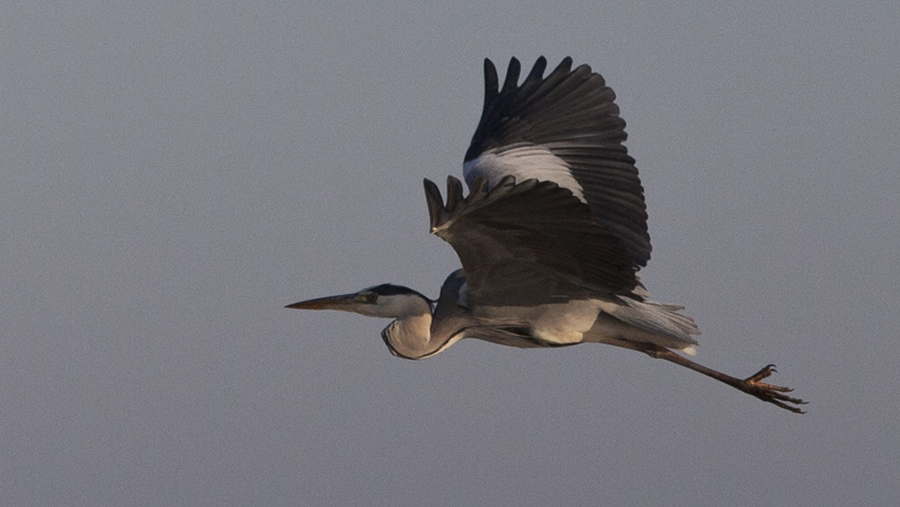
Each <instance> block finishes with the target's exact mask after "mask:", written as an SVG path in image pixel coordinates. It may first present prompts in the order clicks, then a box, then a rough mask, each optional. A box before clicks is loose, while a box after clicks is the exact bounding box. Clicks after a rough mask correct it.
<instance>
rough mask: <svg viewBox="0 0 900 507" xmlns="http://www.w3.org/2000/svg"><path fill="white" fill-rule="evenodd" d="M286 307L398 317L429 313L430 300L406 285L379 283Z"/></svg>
mask: <svg viewBox="0 0 900 507" xmlns="http://www.w3.org/2000/svg"><path fill="white" fill-rule="evenodd" d="M285 308H294V309H297V310H339V311H342V312H352V313H358V314H360V315H365V316H368V317H382V318H392V319H399V318H403V317H408V316H415V315H422V314H426V313H429V314H430V313H431V300H429V299H428V298H426V297H425V296H423V295H422V294H420V293H419V292H416V291H414V290H412V289H410V288H408V287H403V286H401V285H391V284H388V283H386V284H382V285H376V286H374V287H368V288H365V289H363V290H361V291H359V292H354V293H352V294H341V295H338V296H328V297H324V298H317V299H309V300H306V301H300V302H299V303H294V304H292V305H287V306H286V307H285Z"/></svg>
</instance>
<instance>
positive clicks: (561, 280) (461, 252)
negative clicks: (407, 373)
mask: <svg viewBox="0 0 900 507" xmlns="http://www.w3.org/2000/svg"><path fill="white" fill-rule="evenodd" d="M546 66H547V60H546V59H545V58H544V57H540V58H539V59H538V60H537V62H536V63H535V64H534V67H533V68H532V70H531V72H530V73H529V74H528V76H527V77H526V78H525V80H524V81H523V82H522V84H519V74H520V70H521V68H520V64H519V61H518V60H516V59H515V58H513V59H512V60H511V61H510V63H509V67H508V69H507V72H506V79H505V80H504V82H503V85H502V87H500V83H499V77H498V75H497V69H496V67H495V66H494V64H493V63H492V62H491V61H490V60H488V59H485V61H484V76H485V95H484V105H483V109H482V114H481V119H480V121H479V123H478V126H477V128H476V130H475V134H474V136H473V137H472V142H471V144H470V146H469V148H468V151H467V152H466V155H465V160H464V164H463V174H464V177H465V180H466V183H467V185H468V187H469V193H468V195H467V196H463V186H462V183H461V182H460V181H459V180H458V179H456V178H454V177H453V176H449V177H448V178H447V199H446V202H445V201H444V199H443V197H442V195H441V192H440V190H439V189H438V187H437V185H435V184H434V183H433V182H431V181H429V180H428V179H425V181H424V185H425V197H426V201H427V204H428V213H429V218H430V225H431V232H432V233H433V234H435V235H437V236H438V237H440V238H441V239H443V240H445V241H447V242H448V243H450V245H451V246H452V247H453V249H454V250H455V251H456V253H457V254H458V256H459V259H460V261H461V264H462V269H459V270H456V271H454V272H453V273H451V274H450V276H448V277H447V279H446V281H445V282H444V284H443V286H442V287H441V291H440V296H439V297H438V299H437V300H436V301H433V300H431V299H429V298H428V297H426V296H424V295H422V294H421V293H419V292H417V291H414V290H412V289H409V288H407V287H402V286H397V285H391V284H384V285H377V286H373V287H369V288H366V289H363V290H361V291H359V292H356V293H352V294H344V295H339V296H331V297H325V298H318V299H311V300H307V301H301V302H299V303H294V304H292V305H288V306H287V308H295V309H305V310H324V309H329V310H341V311H347V312H353V313H358V314H362V315H367V316H371V317H382V318H390V319H394V320H393V321H392V322H391V323H390V324H389V325H388V326H387V327H386V328H385V329H384V331H382V334H381V336H382V338H383V339H384V342H385V344H386V345H387V346H388V348H389V349H390V351H391V353H392V354H394V355H395V356H398V357H403V358H407V359H424V358H427V357H431V356H433V355H435V354H438V353H440V352H443V351H444V350H446V349H447V348H448V347H449V346H451V345H453V344H454V343H456V342H457V341H459V340H461V339H463V338H478V339H481V340H486V341H489V342H493V343H497V344H501V345H509V346H514V347H559V346H567V345H574V344H578V343H583V342H592V343H605V344H609V345H615V346H618V347H623V348H626V349H631V350H636V351H639V352H643V353H645V354H647V355H649V356H651V357H654V358H659V359H664V360H666V361H670V362H673V363H675V364H679V365H681V366H685V367H687V368H690V369H692V370H694V371H697V372H700V373H702V374H704V375H707V376H709V377H712V378H714V379H716V380H719V381H721V382H724V383H725V384H728V385H730V386H732V387H735V388H737V389H739V390H741V391H743V392H745V393H748V394H750V395H753V396H755V397H757V398H759V399H761V400H763V401H766V402H769V403H773V404H775V405H777V406H779V407H781V408H784V409H787V410H790V411H792V412H797V413H803V411H802V410H801V409H800V408H799V406H800V405H803V404H804V403H805V402H804V401H803V400H801V399H798V398H792V397H790V396H788V395H787V394H786V393H788V392H790V391H791V389H789V388H786V387H781V386H777V385H772V384H768V383H765V382H763V380H764V379H766V378H767V377H769V376H770V375H772V374H773V373H774V372H775V368H774V365H768V366H766V367H764V368H762V369H761V370H759V371H758V372H757V373H755V374H753V375H751V376H750V377H748V378H745V379H741V378H736V377H732V376H729V375H726V374H724V373H721V372H719V371H716V370H713V369H710V368H707V367H705V366H702V365H700V364H698V363H696V362H694V361H691V360H689V359H687V358H686V357H684V356H683V355H681V354H679V353H677V352H676V351H679V352H682V353H685V354H688V355H694V352H695V351H694V346H695V345H696V344H697V341H696V340H695V339H694V338H693V335H699V334H700V330H699V329H698V328H697V325H696V324H695V323H694V320H693V319H692V318H691V317H689V316H687V315H685V314H683V313H682V312H681V311H682V310H683V307H682V306H678V305H671V304H663V303H658V302H656V301H654V300H653V299H651V297H650V294H649V293H648V292H647V290H646V288H645V287H644V285H643V284H642V283H641V279H640V277H639V274H638V271H639V270H640V269H641V268H642V267H644V266H646V265H647V261H648V260H649V259H650V236H649V235H648V233H647V213H646V206H645V204H644V194H643V187H642V186H641V182H640V179H639V178H638V171H637V169H636V168H635V166H634V159H633V158H631V156H629V155H628V153H627V150H626V148H625V146H624V145H623V144H622V143H623V141H624V140H625V137H626V134H625V122H624V120H622V118H620V116H619V108H618V106H617V105H616V104H615V102H614V100H615V94H614V93H613V91H612V89H610V88H609V87H607V86H606V84H605V82H604V80H603V78H602V77H601V76H600V75H599V74H597V73H594V72H593V71H592V70H591V68H590V67H589V66H587V65H581V66H579V67H576V68H575V69H572V59H571V58H565V59H564V60H563V61H562V63H560V64H559V66H557V67H556V69H555V70H553V71H552V72H551V73H550V74H549V75H547V76H546V77H544V72H545V70H546Z"/></svg>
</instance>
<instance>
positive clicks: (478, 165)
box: [463, 143, 587, 202]
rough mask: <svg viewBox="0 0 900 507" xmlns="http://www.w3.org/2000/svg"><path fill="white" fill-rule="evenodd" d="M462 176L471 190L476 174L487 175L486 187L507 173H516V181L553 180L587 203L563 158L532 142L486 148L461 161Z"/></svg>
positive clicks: (582, 191)
mask: <svg viewBox="0 0 900 507" xmlns="http://www.w3.org/2000/svg"><path fill="white" fill-rule="evenodd" d="M463 175H464V176H465V178H466V183H467V184H468V185H469V188H470V189H471V188H472V184H473V183H474V182H475V179H476V178H478V177H479V176H484V177H486V178H487V180H488V188H493V186H494V185H495V184H496V183H497V182H498V181H500V180H501V179H503V177H504V176H510V175H512V176H515V178H516V182H517V183H518V182H521V181H525V180H528V179H532V178H534V179H537V180H539V181H552V182H554V183H556V184H557V185H559V186H561V187H563V188H568V189H569V190H571V191H572V193H573V194H575V197H578V198H579V199H581V202H587V201H586V200H585V198H584V189H582V188H581V185H579V184H578V181H577V180H575V178H574V177H573V176H572V171H570V170H569V166H568V164H566V161H565V160H563V159H561V158H559V157H557V156H556V155H554V154H553V152H552V151H550V150H549V149H547V148H546V147H544V146H538V145H535V144H529V143H516V144H511V145H509V146H504V147H502V148H495V149H492V150H488V151H486V152H484V153H482V154H481V155H480V156H479V157H478V158H476V159H474V160H470V161H468V162H466V163H465V164H463Z"/></svg>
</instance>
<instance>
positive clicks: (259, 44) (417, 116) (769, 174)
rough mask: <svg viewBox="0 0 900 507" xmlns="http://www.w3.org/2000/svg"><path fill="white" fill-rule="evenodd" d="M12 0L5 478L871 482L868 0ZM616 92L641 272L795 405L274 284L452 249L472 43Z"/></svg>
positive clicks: (899, 166) (892, 132)
mask: <svg viewBox="0 0 900 507" xmlns="http://www.w3.org/2000/svg"><path fill="white" fill-rule="evenodd" d="M309 3H310V2H234V1H226V2H183V1H179V2H101V1H67V2H4V3H3V5H2V7H0V94H2V95H0V117H2V121H0V178H2V179H0V283H2V287H3V288H2V290H0V505H2V506H4V507H7V506H51V505H53V506H56V505H84V506H92V507H97V506H123V505H129V506H132V505H134V506H161V505H185V506H247V505H261V506H281V505H284V506H295V505H335V506H347V505H360V506H372V505H385V506H421V505H522V506H542V505H642V506H652V505H698V506H721V505H729V506H754V507H759V506H767V505H797V506H823V505H825V506H831V505H833V506H843V505H885V506H887V505H896V501H897V498H898V497H900V485H898V480H897V479H898V476H897V473H898V469H900V463H898V462H900V458H898V456H900V417H898V416H900V388H898V387H900V373H898V372H900V368H898V365H897V364H898V360H900V337H898V335H900V311H898V307H900V304H898V303H900V297H898V296H900V289H898V282H900V259H898V252H900V204H898V203H900V30H898V19H900V4H898V3H897V2H887V1H884V2H837V1H833V2H813V1H799V2H764V3H763V2H752V1H744V2H728V3H727V4H730V5H725V4H723V3H722V2H712V1H709V2H707V1H692V2H681V1H676V2H669V3H667V4H666V3H660V2H643V1H635V0H629V1H622V2H597V1H582V2H568V3H559V2H537V1H531V2H523V3H519V4H517V3H514V2H502V3H501V2H486V1H478V2H470V1H465V2H430V1H423V2H360V1H334V0H333V1H330V2H319V3H318V4H319V5H304V4H309ZM540 55H545V56H546V57H547V58H548V60H549V62H550V67H551V68H552V67H554V66H555V65H556V64H557V63H558V62H559V60H560V59H562V58H563V57H565V56H567V55H571V56H572V57H573V58H574V59H575V63H576V64H580V63H587V64H590V65H591V66H592V67H593V68H594V69H595V70H596V71H598V72H600V73H601V74H603V76H604V77H605V78H606V80H607V83H608V84H609V85H610V86H611V87H612V88H613V89H614V90H615V91H616V92H617V95H618V99H617V102H618V104H619V105H620V107H621V109H622V115H623V117H624V118H625V120H626V121H627V122H628V128H627V130H628V133H629V136H630V137H629V140H628V142H627V146H628V148H629V152H630V153H631V154H632V155H633V156H634V157H635V158H636V160H637V166H638V167H639V169H640V171H641V177H642V180H643V183H644V186H645V188H646V196H647V204H648V208H649V213H650V234H651V236H652V240H653V246H654V251H653V259H652V260H651V262H650V265H649V266H648V268H646V269H645V270H644V271H643V276H644V281H645V282H646V283H647V285H648V287H649V288H650V290H651V292H652V293H653V294H654V296H655V297H656V298H657V299H659V300H661V301H664V302H671V303H681V304H684V305H686V307H687V312H688V313H689V314H690V315H692V316H693V317H694V318H695V319H696V320H697V323H698V324H699V326H700V328H701V330H702V331H703V335H702V336H700V337H699V340H700V346H699V347H698V351H699V354H698V356H697V359H698V360H699V361H700V362H701V363H703V364H706V365H708V366H710V367H713V368H717V369H721V370H723V371H725V372H728V373H731V374H733V375H736V376H747V375H749V374H751V373H753V372H755V371H756V370H757V369H759V368H760V367H762V366H764V365H765V364H767V363H770V362H771V363H775V364H777V365H778V368H779V373H778V374H777V375H776V376H775V377H774V381H775V382H776V383H780V384H784V385H789V386H792V387H794V388H796V394H797V395H799V396H801V397H802V398H804V399H808V400H809V401H810V404H809V406H808V410H809V413H808V414H806V415H803V416H797V415H794V414H791V413H789V412H787V411H784V410H780V409H778V408H776V407H774V406H772V405H769V404H765V403H761V402H760V401H758V400H756V399H754V398H751V397H749V396H747V395H744V394H742V393H740V392H738V391H736V390H734V389H731V388H728V387H727V386H724V385H722V384H719V383H717V382H715V381H713V380H710V379H707V378H705V377H703V376H701V375H699V374H697V373H694V372H691V371H688V370H686V369H683V368H679V367H677V366H675V365H672V364H669V363H665V362H662V361H656V360H653V359H650V358H648V357H646V356H644V355H641V354H638V353H634V352H630V351H626V350H620V349H616V348H613V347H608V346H603V345H590V344H588V345H581V346H577V347H570V348H565V349H558V350H519V349H514V348H507V347H500V346H496V345H492V344H488V343H481V342H475V341H464V342H462V343H458V344H457V345H455V346H453V347H452V348H450V349H449V350H447V351H446V352H444V353H442V354H440V355H438V356H437V357H434V358H432V359H428V360H426V361H422V362H413V361H405V360H400V359H397V358H394V357H392V356H391V355H390V354H389V352H388V350H387V349H386V347H385V346H384V344H383V343H382V340H381V338H380V336H379V333H380V331H381V329H382V328H383V327H384V326H385V325H386V324H387V321H379V320H375V319H369V318H365V317H360V316H356V315H350V314H344V313H334V312H299V311H294V310H286V309H284V308H283V306H284V305H286V304H289V303H293V302H295V301H298V300H301V299H306V298H310V297H317V296H325V295H330V294H336V293H343V292H349V291H354V290H357V289H360V288H363V287H367V286H370V285H374V284H377V283H385V282H391V283H397V284H402V285H408V286H410V287H413V288H416V289H417V290H420V291H422V292H423V293H425V294H426V295H429V296H432V297H436V296H437V294H438V289H439V287H440V284H441V282H442V281H443V280H444V278H445V277H446V275H447V274H448V273H449V272H450V271H452V270H453V269H456V268H457V267H458V260H457V258H456V256H455V254H454V253H453V251H452V249H451V248H450V246H449V245H447V244H445V243H443V242H442V241H441V240H440V239H438V238H436V237H434V236H430V235H429V234H428V226H427V222H428V219H427V211H426V206H425V200H424V195H423V191H422V178H423V177H428V178H431V179H434V180H437V181H443V179H444V178H445V177H446V175H447V174H453V175H456V176H461V164H462V158H463V154H464V153H465V149H466V147H467V145H468V141H469V139H470V137H471V135H472V132H473V130H474V128H475V125H476V124H477V121H478V118H479V115H480V112H481V104H482V87H483V84H482V59H483V58H485V57H489V58H491V59H493V60H494V61H495V62H496V63H497V64H498V67H500V68H501V72H505V68H506V63H507V61H508V59H509V58H510V57H511V56H517V57H518V58H520V59H521V60H522V62H523V66H524V67H526V68H529V69H530V67H531V64H532V63H533V61H534V59H535V58H537V57H538V56H540Z"/></svg>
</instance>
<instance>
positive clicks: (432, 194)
mask: <svg viewBox="0 0 900 507" xmlns="http://www.w3.org/2000/svg"><path fill="white" fill-rule="evenodd" d="M422 183H423V184H424V186H425V202H426V203H427V204H428V219H429V225H430V226H431V230H432V231H433V230H434V229H435V228H436V227H438V225H440V223H441V214H442V213H443V211H444V198H443V197H441V191H440V189H439V188H438V186H437V185H435V184H434V182H433V181H431V180H429V179H428V178H425V181H423V182H422Z"/></svg>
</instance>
